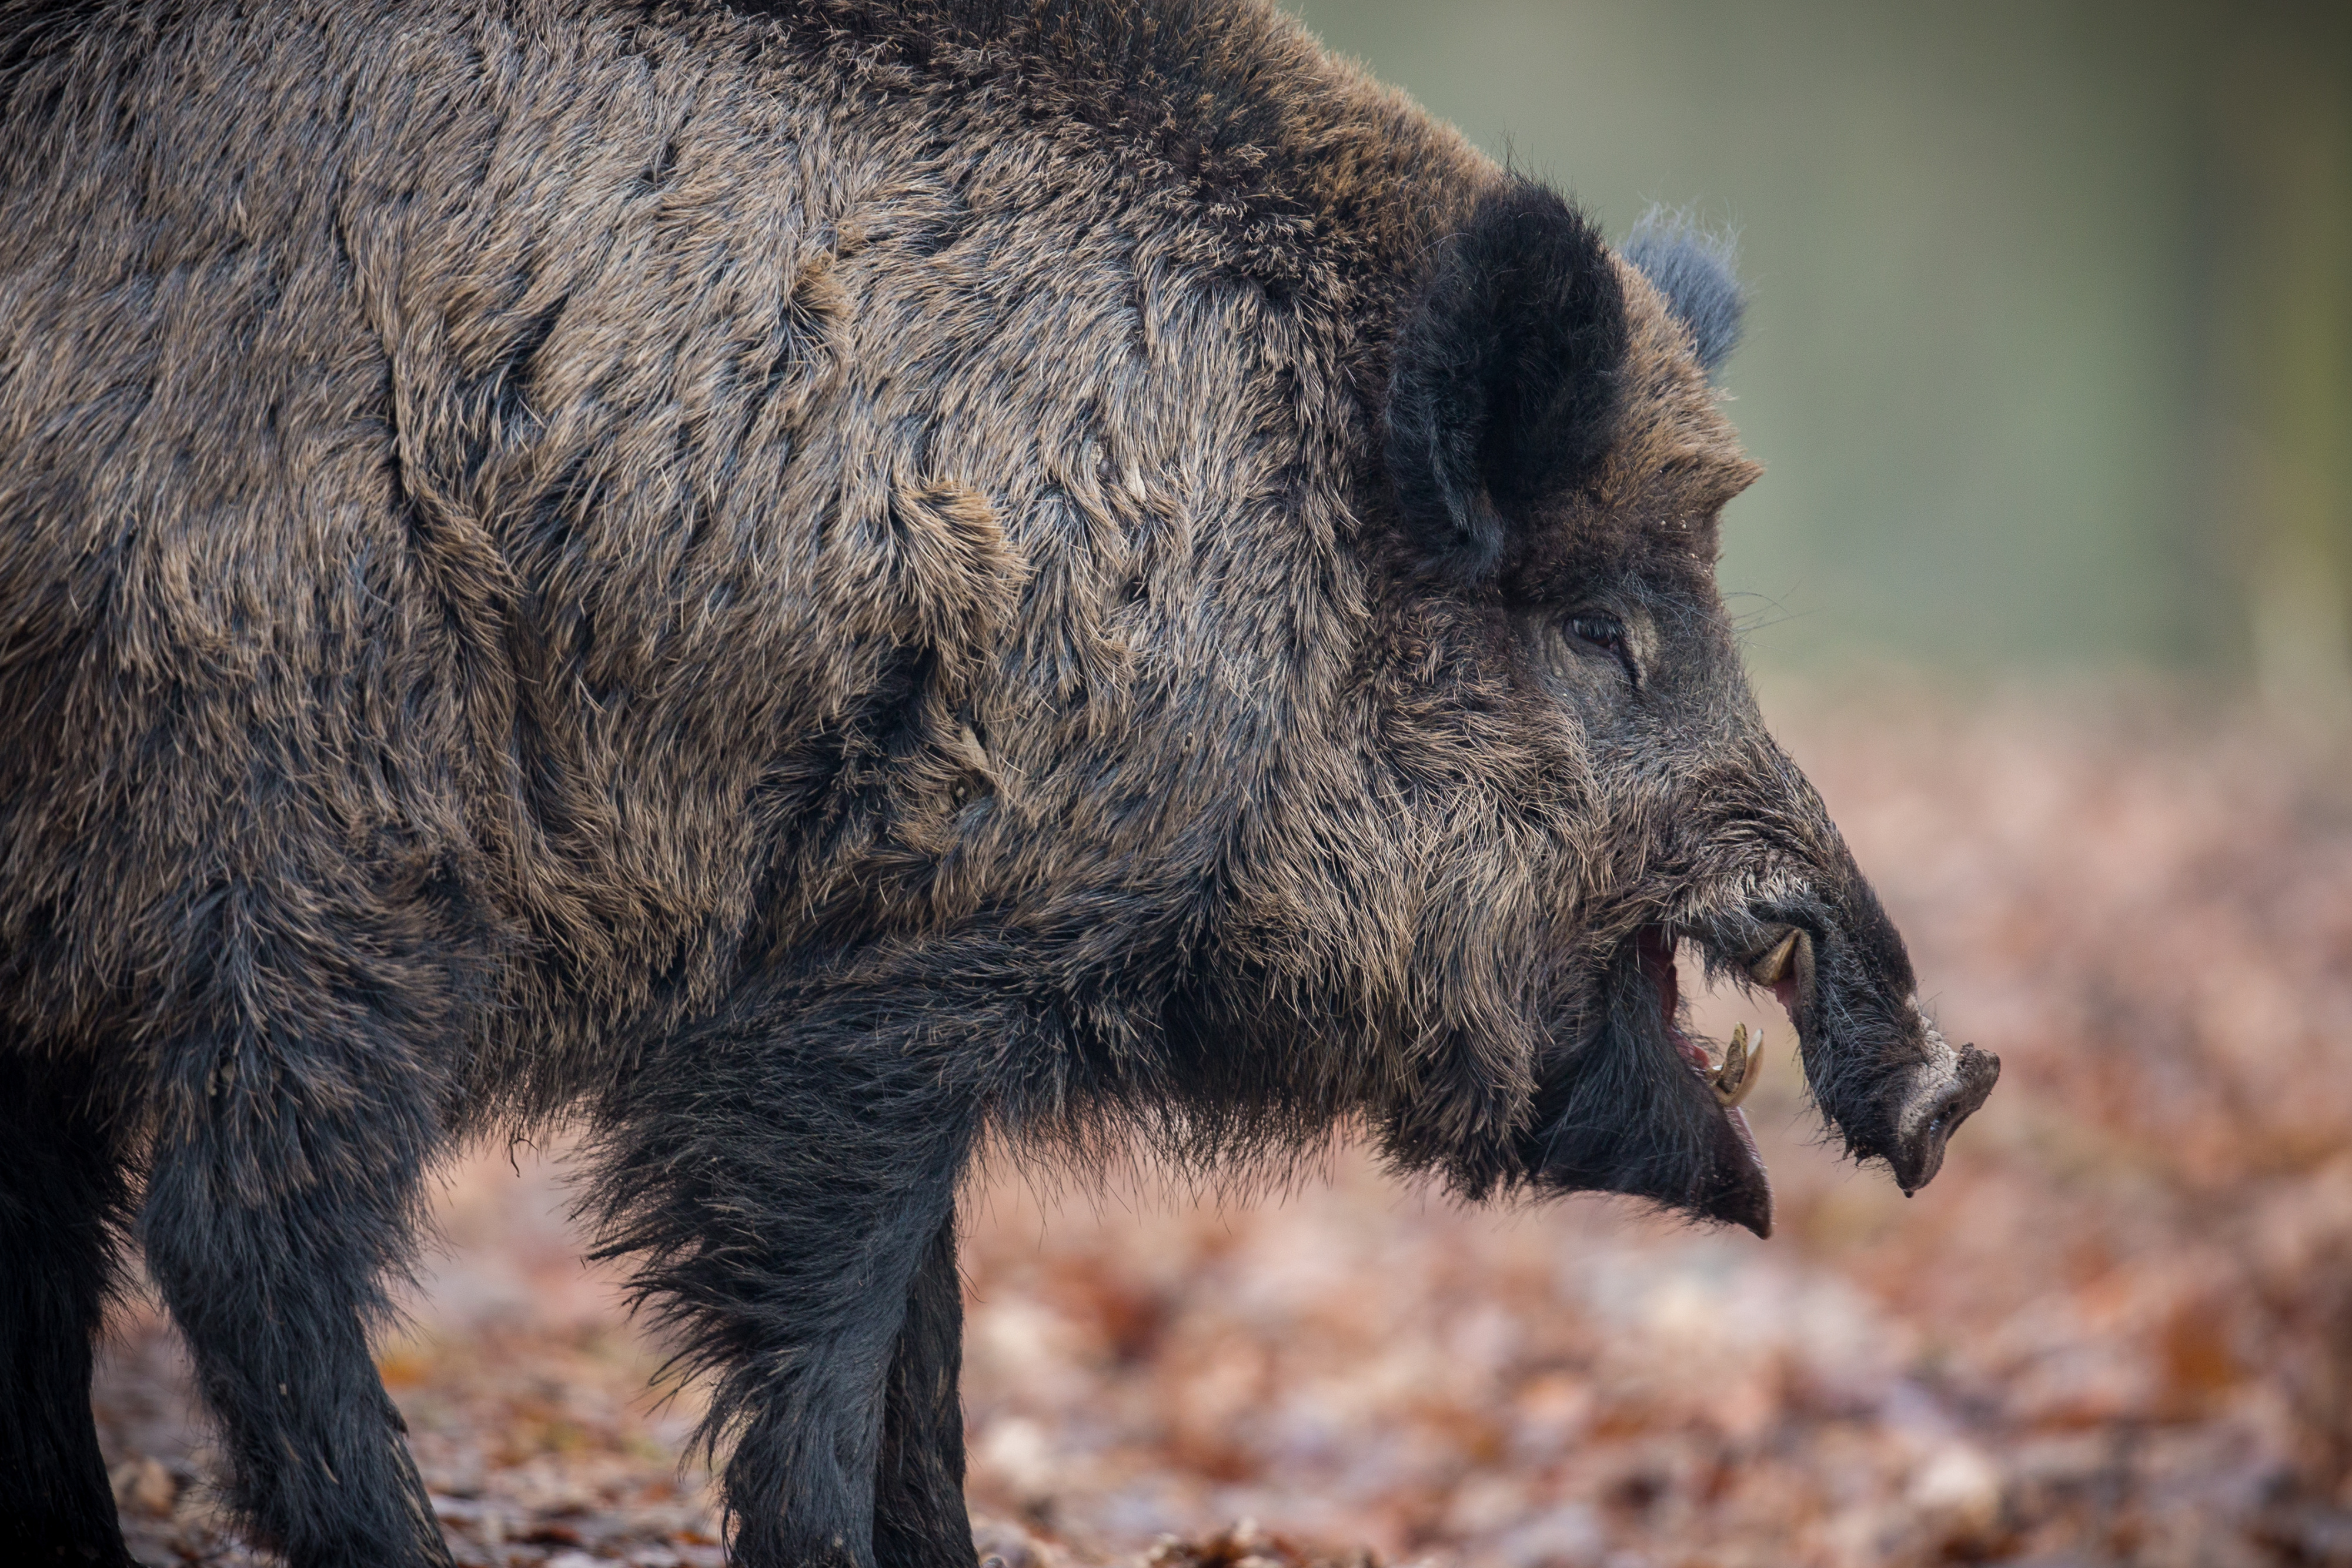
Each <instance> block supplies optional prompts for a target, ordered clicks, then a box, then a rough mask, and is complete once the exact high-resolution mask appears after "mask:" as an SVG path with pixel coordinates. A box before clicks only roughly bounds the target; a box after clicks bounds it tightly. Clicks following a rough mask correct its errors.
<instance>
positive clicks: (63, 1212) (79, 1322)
mask: <svg viewBox="0 0 2352 1568" xmlns="http://www.w3.org/2000/svg"><path fill="white" fill-rule="evenodd" d="M124 1208H125V1197H124V1184H123V1179H122V1172H121V1166H120V1165H119V1163H118V1161H117V1155H116V1152H115V1150H114V1148H113V1147H112V1146H111V1144H110V1139H109V1137H108V1135H107V1130H106V1127H105V1125H104V1124H103V1121H102V1119H101V1118H100V1115H99V1114H98V1113H97V1111H96V1109H95V1108H94V1107H93V1106H92V1105H91V1104H90V1103H89V1082H88V1075H87V1073H85V1072H82V1071H76V1070H74V1069H73V1068H72V1067H70V1066H68V1065H63V1064H53V1063H48V1062H36V1061H32V1060H30V1059H28V1058H26V1057H25V1056H22V1055H19V1054H16V1052H15V1051H9V1050H5V1049H0V1521H5V1525H0V1533H5V1551H6V1552H7V1553H8V1555H9V1558H10V1560H11V1561H13V1562H20V1563H44V1564H46V1563H71V1564H73V1565H74V1568H114V1565H117V1564H123V1565H127V1564H128V1563H130V1562H131V1557H130V1553H129V1552H127V1551H126V1550H125V1548H124V1546H123V1544H122V1531H121V1525H120V1523H119V1522H118V1521H117V1520H116V1518H115V1512H114V1493H113V1491H112V1490H111V1489H110V1487H109V1486H108V1484H107V1479H106V1461H105V1460H104V1459H103V1458H100V1454H99V1450H98V1428H97V1427H96V1426H95V1425H94V1424H93V1423H92V1421H91V1420H90V1412H89V1367H90V1342H91V1339H92V1337H93V1336H94V1335H96V1333H98V1329H99V1322H100V1318H101V1317H102V1316H103V1314H104V1312H105V1308H106V1301H107V1296H108V1294H109V1291H110V1286H111V1285H112V1283H113V1281H114V1264H115V1249H116V1245H117V1243H118V1241H119V1240H120V1232H121V1224H122V1220H123V1215H124Z"/></svg>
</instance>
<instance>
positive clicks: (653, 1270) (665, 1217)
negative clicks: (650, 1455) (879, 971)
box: [594, 993, 1010, 1568]
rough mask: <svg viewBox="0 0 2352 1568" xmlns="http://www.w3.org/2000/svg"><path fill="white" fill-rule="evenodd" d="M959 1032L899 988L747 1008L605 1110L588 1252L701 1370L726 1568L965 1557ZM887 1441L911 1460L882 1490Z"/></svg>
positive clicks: (683, 1047)
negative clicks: (626, 1267) (598, 1250)
mask: <svg viewBox="0 0 2352 1568" xmlns="http://www.w3.org/2000/svg"><path fill="white" fill-rule="evenodd" d="M989 1027H990V1028H991V1029H992V1030H997V1031H999V1032H998V1038H999V1039H1002V1038H1003V1033H1004V1032H1010V1031H1009V1030H1008V1029H1007V1027H1006V1025H1005V1023H1004V1022H1003V1021H1001V1020H995V1019H991V1020H989ZM970 1028H971V1020H966V1019H955V1018H952V1017H947V1018H943V1017H942V1016H941V1015H940V1009H937V1008H936V1007H935V1006H933V1005H928V1002H927V998H923V997H920V996H908V995H905V994H898V993H893V994H891V995H888V996H885V997H877V996H868V995H858V996H854V997H842V996H834V997H830V998H822V999H815V1000H807V1001H799V1000H793V999H787V1000H785V1001H782V1002H771V1003H769V1004H766V1005H752V1004H748V1003H747V1004H745V1005H742V1006H739V1007H738V1008H737V1009H734V1010H733V1011H731V1012H730V1014H729V1015H728V1016H727V1017H725V1018H723V1019H718V1020H714V1021H713V1022H711V1023H709V1024H707V1025H704V1026H700V1027H698V1028H696V1029H693V1030H688V1031H687V1032H686V1033H685V1034H684V1035H682V1036H680V1037H679V1038H678V1039H677V1040H672V1041H670V1042H668V1043H667V1044H666V1045H665V1046H663V1047H661V1048H660V1049H659V1050H657V1051H656V1052H655V1053H654V1054H653V1056H652V1057H651V1059H650V1060H649V1061H647V1062H646V1065H645V1066H644V1067H643V1068H642V1069H641V1071H639V1072H638V1073H637V1074H636V1075H635V1076H634V1078H633V1081H632V1082H630V1083H629V1084H628V1085H627V1086H626V1088H625V1090H624V1091H623V1092H621V1093H619V1094H617V1095H615V1096H614V1101H613V1102H612V1104H611V1107H610V1111H609V1114H608V1117H607V1118H606V1120H605V1122H604V1126H605V1131H604V1136H603V1139H602V1148H601V1150H600V1151H599V1152H600V1155H601V1159H602V1167H603V1168H602V1172H601V1186H600V1190H599V1194H598V1197H597V1200H596V1203H595V1205H594V1207H595V1209H596V1210H597V1212H598V1213H599V1214H600V1216H601V1218H602V1221H603V1224H604V1228H605V1231H606V1234H607V1236H608V1238H609V1239H610V1244H609V1245H608V1246H607V1247H606V1248H605V1249H604V1252H603V1254H602V1255H603V1256H606V1257H613V1256H619V1255H624V1254H635V1255H636V1257H637V1259H638V1268H637V1271H636V1274H635V1286H636V1290H637V1293H638V1296H639V1299H640V1300H641V1301H653V1302H654V1303H656V1312H657V1314H658V1316H659V1317H660V1318H661V1320H662V1321H663V1322H665V1323H666V1324H667V1325H668V1326H669V1327H670V1328H671V1329H672V1330H673V1331H674V1332H675V1333H676V1334H677V1339H678V1342H679V1348H678V1360H679V1363H680V1364H682V1365H683V1366H685V1367H687V1368H689V1369H694V1370H707V1371H710V1372H713V1373H715V1374H717V1379H716V1383H715V1386H714V1389H713V1393H712V1401H711V1407H710V1415H709V1419H708V1421H707V1422H706V1424H705V1427H704V1435H705V1437H706V1439H707V1440H709V1441H710V1442H711V1443H712V1444H713V1445H714V1447H722V1448H723V1447H724V1446H725V1444H726V1443H727V1441H728V1439H730V1438H731V1439H732V1441H733V1451H732V1453H731V1454H730V1457H729V1458H728V1460H727V1463H726V1466H725V1469H724V1470H723V1472H722V1475H723V1483H724V1486H725V1489H726V1497H727V1510H728V1514H729V1518H730V1525H731V1528H732V1531H733V1541H732V1547H733V1553H732V1555H733V1561H734V1562H735V1563H739V1564H742V1565H743V1568H786V1565H792V1568H801V1565H803V1564H815V1563H824V1564H835V1565H839V1568H875V1564H876V1563H877V1552H879V1551H880V1550H882V1549H883V1548H884V1545H885V1543H887V1550H888V1552H889V1553H890V1556H889V1558H888V1561H889V1562H891V1563H894V1564H895V1563H911V1562H915V1561H917V1560H919V1561H920V1562H922V1563H927V1564H933V1563H936V1564H945V1563H949V1562H950V1561H953V1562H956V1563H970V1562H971V1531H970V1530H969V1527H968V1526H967V1525H966V1523H965V1521H964V1518H963V1511H962V1507H961V1497H960V1496H958V1497H956V1498H955V1500H953V1502H952V1503H950V1501H949V1500H948V1498H947V1496H946V1495H945V1492H944V1491H943V1490H942V1489H943V1488H947V1487H948V1486H949V1485H950V1482H957V1483H960V1481H961V1429H960V1427H959V1428H958V1429H957V1430H956V1431H955V1433H954V1437H953V1439H952V1441H953V1445H954V1448H953V1451H951V1452H950V1451H948V1450H947V1449H945V1448H942V1445H943V1444H945V1443H947V1442H948V1441H949V1439H948V1437H946V1435H945V1433H946V1428H948V1427H950V1426H953V1425H954V1422H953V1419H952V1414H953V1407H954V1404H955V1397H956V1396H955V1391H954V1375H955V1373H956V1370H957V1367H958V1364H959V1363H958V1361H957V1359H955V1358H953V1357H950V1358H945V1359H943V1358H942V1357H941V1355H940V1344H941V1341H942V1339H946V1340H948V1341H950V1342H951V1341H952V1337H953V1333H954V1327H955V1320H956V1318H957V1316H958V1315H959V1314H960V1308H961V1303H960V1301H958V1300H957V1299H956V1298H955V1296H954V1294H953V1292H954V1290H955V1255H954V1229H953V1223H954V1222H953V1210H954V1202H955V1188H956V1183H957V1181H958V1179H959V1178H960V1177H961V1174H962V1171H963V1167H964V1163H965V1160H966V1158H967V1156H968V1155H969V1154H970V1151H971V1145H972V1142H973V1139H974V1137H975V1135H976V1134H977V1130H978V1125H979V1104H978V1100H977V1097H976V1095H974V1094H973V1093H972V1092H971V1091H970V1089H969V1088H968V1087H967V1086H965V1085H964V1084H962V1083H961V1082H960V1073H959V1052H958V1049H957V1043H956V1042H958V1041H959V1040H969V1039H970V1038H971V1034H970V1033H969V1032H968V1031H969V1030H970ZM901 1368H903V1369H904V1371H905V1374H906V1377H907V1389H908V1396H907V1398H906V1399H905V1400H903V1401H895V1400H892V1399H891V1398H890V1397H889V1396H890V1392H891V1385H892V1380H893V1375H894V1371H896V1370H898V1369H901ZM886 1407H887V1408H888V1409H890V1410H892V1411H893V1412H894V1413H896V1414H898V1416H900V1417H901V1418H900V1419H899V1420H898V1422H897V1423H896V1424H895V1427H894V1425H893V1423H891V1422H890V1421H887V1420H886V1417H885V1411H886ZM886 1428H890V1429H891V1430H890V1431H889V1432H887V1433H886ZM893 1436H895V1437H896V1438H897V1439H898V1447H899V1448H900V1450H901V1453H900V1456H899V1457H900V1458H902V1459H903V1460H904V1461H905V1462H902V1463H900V1464H898V1465H896V1466H895V1467H893V1469H892V1470H891V1472H890V1474H889V1475H888V1476H887V1477H886V1478H885V1479H882V1480H881V1481H880V1482H878V1483H877V1466H878V1465H879V1464H880V1461H881V1460H882V1458H883V1456H884V1450H885V1447H886V1444H887V1442H888V1441H889V1439H890V1437H893ZM918 1451H919V1453H920V1458H919V1460H917V1459H916V1458H915V1457H914V1456H915V1455H916V1454H917V1453H918ZM959 1490H960V1489H959ZM877 1508H879V1509H881V1510H882V1511H884V1512H885V1513H886V1514H887V1519H886V1520H885V1521H881V1522H879V1523H877Z"/></svg>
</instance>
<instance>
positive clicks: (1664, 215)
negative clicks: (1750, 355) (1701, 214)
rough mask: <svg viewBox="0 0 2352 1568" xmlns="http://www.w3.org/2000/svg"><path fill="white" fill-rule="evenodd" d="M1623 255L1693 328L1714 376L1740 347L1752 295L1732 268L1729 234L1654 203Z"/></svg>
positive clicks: (1704, 367)
mask: <svg viewBox="0 0 2352 1568" xmlns="http://www.w3.org/2000/svg"><path fill="white" fill-rule="evenodd" d="M1625 259H1626V260H1627V261H1630V262H1632V263H1633V265H1634V266H1635V267H1640V268H1641V269H1642V271H1643V273H1644V274H1646V275H1647V276H1648V277H1649V279H1650V281H1651V282H1652V283H1654V284H1656V285H1657V286H1658V292H1659V293H1661V294H1663V295H1664V296H1665V297H1666V308H1667V309H1669V310H1671V311H1673V312H1674V317H1675V320H1677V321H1680V322H1681V323H1682V324H1683V325H1684V326H1685V327H1687V328H1689V329H1690V334H1691V341H1692V345H1693V347H1695V348H1696V350H1697V351H1698V362H1699V368H1700V369H1702V370H1704V371H1706V373H1707V374H1708V375H1709V376H1713V375H1714V374H1716V372H1717V371H1720V370H1722V369H1723V361H1726V360H1727V359H1729V358H1730V357H1731V350H1734V349H1736V348H1738V346H1739V329H1740V323H1741V320H1742V319H1743V318H1744V317H1745V316H1746V315H1747V313H1748V297H1747V296H1746V295H1745V294H1743V293H1742V292H1741V291H1740V287H1739V280H1738V277H1735V276H1734V275H1733V272H1732V269H1731V260H1732V244H1731V239H1730V236H1728V235H1712V234H1709V233H1707V232H1706V230H1705V229H1702V228H1700V227H1699V226H1698V225H1696V223H1694V222H1692V221H1691V220H1690V219H1689V218H1688V217H1686V216H1685V215H1683V214H1678V213H1669V212H1666V211H1664V210H1663V209H1660V208H1653V209H1651V211H1650V212H1649V213H1648V214H1645V215H1644V216H1643V219H1642V221H1641V222H1640V223H1638V224H1635V225H1633V233H1632V234H1630V235H1627V236H1626V238H1625Z"/></svg>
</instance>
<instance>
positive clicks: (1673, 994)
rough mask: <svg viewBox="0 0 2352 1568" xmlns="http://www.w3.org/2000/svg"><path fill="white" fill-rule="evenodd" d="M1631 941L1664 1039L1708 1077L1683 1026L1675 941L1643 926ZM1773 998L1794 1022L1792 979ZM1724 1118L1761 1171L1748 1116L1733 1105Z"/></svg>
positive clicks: (1706, 1063) (1702, 1054)
mask: <svg viewBox="0 0 2352 1568" xmlns="http://www.w3.org/2000/svg"><path fill="white" fill-rule="evenodd" d="M1634 940H1635V944H1636V946H1635V951H1636V952H1637V953H1638V954H1639V955H1640V957H1641V962H1642V972H1643V974H1644V975H1646V976H1648V977H1649V980H1650V984H1651V985H1652V986H1653V987H1654V988H1656V990H1657V993H1658V1019H1659V1021H1660V1022H1662V1023H1663V1024H1664V1026H1665V1030H1666V1039H1667V1040H1669V1041H1671V1042H1672V1043H1673V1045H1674V1048H1675V1051H1679V1052H1680V1053H1681V1055H1682V1059H1683V1060H1684V1061H1687V1062H1689V1063H1690V1066H1691V1071H1694V1072H1696V1073H1697V1074H1698V1075H1699V1076H1700V1077H1702V1078H1705V1077H1706V1076H1708V1075H1709V1074H1710V1073H1711V1072H1712V1071H1714V1067H1715V1063H1714V1061H1712V1060H1710V1059H1709V1057H1708V1056H1707V1052H1706V1047H1705V1046H1703V1045H1701V1044H1700V1043H1699V1042H1698V1041H1696V1040H1693V1039H1692V1038H1691V1037H1690V1035H1689V1034H1688V1033H1687V1032H1685V1030H1684V1029H1683V1026H1682V980H1681V977H1680V976H1679V975H1678V974H1676V972H1675V942H1674V938H1673V937H1672V936H1669V935H1668V934H1667V931H1666V929H1665V927H1664V926H1662V925H1650V926H1644V927H1643V930H1642V933H1641V935H1640V936H1637V937H1636V938H1635V939H1634ZM1772 995H1773V997H1774V998H1775V999H1776V1000H1778V1001H1779V1002H1780V1005H1781V1006H1782V1007H1784V1008H1787V1009H1789V1016H1790V1018H1791V1019H1794V1018H1795V1017H1796V1009H1795V1003H1796V996H1797V984H1796V980H1795V979H1794V977H1790V978H1789V979H1784V980H1782V981H1780V982H1779V983H1778V984H1776V985H1775V986H1773V988H1772ZM1759 1043H1760V1042H1759ZM1724 1116H1725V1118H1726V1119H1727V1120H1728V1121H1729V1122H1730V1124H1731V1127H1732V1131H1733V1132H1735V1133H1737V1134H1738V1135H1739V1142H1740V1145H1741V1146H1742V1147H1744V1148H1745V1149H1746V1150H1747V1153H1748V1159H1749V1160H1750V1161H1752V1162H1753V1163H1754V1164H1755V1166H1757V1168H1758V1169H1759V1170H1761V1169H1762V1168H1763V1165H1764V1156H1763V1155H1762V1154H1761V1152H1760V1151H1759V1150H1758V1148H1757V1147H1756V1134H1754V1133H1753V1132H1752V1131H1750V1130H1749V1128H1748V1113H1747V1112H1746V1111H1744V1110H1742V1109H1741V1108H1740V1107H1738V1106H1737V1105H1733V1106H1729V1107H1727V1108H1726V1109H1725V1111H1724Z"/></svg>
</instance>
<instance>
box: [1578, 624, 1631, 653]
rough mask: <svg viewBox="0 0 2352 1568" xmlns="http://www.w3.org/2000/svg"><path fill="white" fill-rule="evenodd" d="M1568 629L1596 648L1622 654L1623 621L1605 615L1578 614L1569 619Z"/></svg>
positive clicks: (1623, 643)
mask: <svg viewBox="0 0 2352 1568" xmlns="http://www.w3.org/2000/svg"><path fill="white" fill-rule="evenodd" d="M1568 629H1569V631H1570V632H1573V633H1574V634H1575V635H1576V636H1578V637H1580V638H1582V639H1583V640H1584V641H1585V642H1587V643H1591V644H1592V645H1593V646H1594V647H1596V648H1605V649H1607V650H1608V651H1609V652H1610V653H1615V654H1618V655H1620V656H1622V655H1623V653H1624V652H1625V623H1624V622H1622V621H1612V620H1611V619H1610V618H1609V617H1608V616H1606V615H1579V616H1577V617H1575V618H1574V619H1572V620H1570V622H1569V623H1568Z"/></svg>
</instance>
